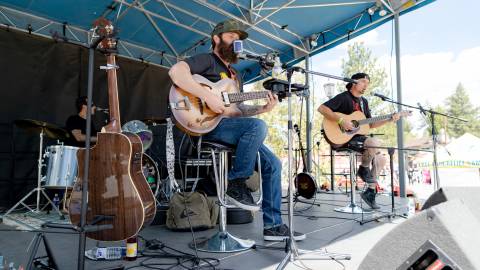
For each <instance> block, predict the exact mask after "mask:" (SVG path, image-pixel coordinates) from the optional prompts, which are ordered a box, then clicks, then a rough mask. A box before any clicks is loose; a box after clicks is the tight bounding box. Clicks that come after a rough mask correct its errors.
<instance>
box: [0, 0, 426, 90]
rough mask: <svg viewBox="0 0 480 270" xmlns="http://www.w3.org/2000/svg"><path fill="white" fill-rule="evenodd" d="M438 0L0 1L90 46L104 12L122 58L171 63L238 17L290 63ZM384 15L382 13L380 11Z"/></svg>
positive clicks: (6, 10)
mask: <svg viewBox="0 0 480 270" xmlns="http://www.w3.org/2000/svg"><path fill="white" fill-rule="evenodd" d="M432 1H433V0H418V1H413V0H408V1H407V0H391V1H388V0H363V1H353V0H350V1H347V0H328V1H319V0H268V1H267V0H236V1H234V0H208V1H205V0H179V1H178V0H177V1H174V0H114V1H105V0H103V1H98V0H83V1H74V0H51V1H42V0H0V23H1V24H3V26H4V27H11V28H16V29H19V30H22V31H27V32H31V33H33V34H37V35H42V36H47V37H52V38H55V39H59V40H68V41H69V42H73V43H79V44H83V45H85V46H87V45H88V33H87V32H88V30H89V29H90V28H91V25H92V22H93V21H94V20H95V19H97V18H98V17H99V16H105V17H106V18H108V19H110V20H111V21H112V22H114V24H115V25H116V28H117V31H118V33H117V37H118V38H119V40H120V41H119V43H118V53H119V54H120V55H122V56H125V57H128V58H133V59H137V60H139V61H147V62H150V63H155V64H158V65H162V66H166V67H169V66H171V65H173V64H174V63H176V62H177V60H178V59H182V58H185V57H188V56H190V55H193V54H196V53H199V52H207V51H208V50H209V49H210V33H211V31H212V29H213V27H214V26H215V24H216V23H218V22H220V21H223V20H226V19H229V18H233V19H236V20H238V21H241V22H242V23H244V24H245V25H246V26H247V27H248V30H247V32H248V33H249V39H248V40H247V41H246V42H245V44H244V47H245V49H246V50H247V51H248V52H249V53H251V54H256V55H260V54H266V53H270V52H277V53H278V54H279V56H280V59H281V61H282V63H289V64H293V63H295V62H298V61H300V60H301V59H302V58H304V57H305V56H306V55H314V54H317V53H320V52H322V51H324V50H327V49H329V48H332V47H334V46H336V45H338V44H340V43H342V42H345V41H346V40H348V39H350V38H352V37H355V36H357V35H360V34H362V33H364V32H366V31H369V30H371V29H373V28H375V27H377V26H379V25H381V24H383V23H385V22H387V21H389V20H390V19H392V18H393V14H394V11H399V12H400V13H405V12H409V11H412V10H414V9H416V8H419V7H421V6H423V5H425V4H428V3H430V2H432ZM381 15H383V16H381ZM238 69H239V70H240V71H242V72H244V74H243V75H244V76H245V77H244V78H245V80H246V81H249V80H250V81H251V80H253V79H256V78H258V76H259V74H260V73H259V72H260V68H259V66H258V65H256V64H255V63H252V62H246V61H244V62H243V63H241V64H239V65H238Z"/></svg>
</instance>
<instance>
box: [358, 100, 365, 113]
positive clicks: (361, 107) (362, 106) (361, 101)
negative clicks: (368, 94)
mask: <svg viewBox="0 0 480 270" xmlns="http://www.w3.org/2000/svg"><path fill="white" fill-rule="evenodd" d="M359 102H360V109H361V110H362V113H365V108H364V106H365V105H364V103H363V97H360V98H359Z"/></svg>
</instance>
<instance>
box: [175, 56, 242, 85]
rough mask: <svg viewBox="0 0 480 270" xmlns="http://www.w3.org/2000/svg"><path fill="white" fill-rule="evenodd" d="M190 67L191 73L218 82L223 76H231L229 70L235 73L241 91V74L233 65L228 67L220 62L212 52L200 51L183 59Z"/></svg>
mask: <svg viewBox="0 0 480 270" xmlns="http://www.w3.org/2000/svg"><path fill="white" fill-rule="evenodd" d="M185 62H186V63H187V64H188V66H189V67H190V72H191V73H192V74H198V75H202V76H203V77H205V78H207V79H208V80H210V81H212V82H218V81H220V80H221V79H224V78H227V77H228V78H232V74H231V72H233V73H235V74H236V79H237V80H238V82H239V86H240V92H242V91H243V82H242V76H241V74H239V73H238V72H237V71H236V70H235V69H233V67H230V69H229V68H228V67H227V66H226V65H225V64H224V63H223V62H222V60H221V59H220V58H219V57H218V56H217V55H216V54H214V53H213V52H212V53H201V54H197V55H194V56H192V57H190V58H187V59H185Z"/></svg>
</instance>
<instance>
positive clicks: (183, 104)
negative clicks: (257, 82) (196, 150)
mask: <svg viewBox="0 0 480 270" xmlns="http://www.w3.org/2000/svg"><path fill="white" fill-rule="evenodd" d="M193 79H194V80H195V81H196V82H198V83H199V84H200V85H202V86H203V87H204V88H205V89H206V90H207V91H211V92H213V93H214V94H215V95H217V96H219V97H220V98H222V100H223V102H224V104H225V107H226V110H225V112H224V113H223V114H218V113H215V112H213V111H212V110H210V108H208V106H207V104H206V103H205V101H204V100H202V99H201V98H199V97H196V96H195V95H193V94H190V93H189V92H187V91H185V90H184V89H182V88H180V87H178V86H176V85H172V87H171V88H170V93H169V102H170V108H171V109H172V113H173V116H174V117H175V120H176V121H175V124H176V125H177V126H178V127H179V128H180V129H182V130H183V131H185V132H186V133H188V134H190V135H194V136H199V135H202V134H205V133H208V132H210V131H212V130H213V129H214V128H215V127H216V126H217V125H218V123H220V120H222V118H225V117H228V116H226V115H228V114H229V113H230V112H233V111H236V103H240V102H243V101H246V100H254V99H264V98H267V97H268V93H269V91H257V92H247V93H240V92H239V90H238V85H237V82H236V81H234V80H232V79H229V78H225V79H222V80H220V81H218V82H216V83H213V82H211V81H209V80H208V79H206V78H204V77H203V76H201V75H198V74H194V75H193Z"/></svg>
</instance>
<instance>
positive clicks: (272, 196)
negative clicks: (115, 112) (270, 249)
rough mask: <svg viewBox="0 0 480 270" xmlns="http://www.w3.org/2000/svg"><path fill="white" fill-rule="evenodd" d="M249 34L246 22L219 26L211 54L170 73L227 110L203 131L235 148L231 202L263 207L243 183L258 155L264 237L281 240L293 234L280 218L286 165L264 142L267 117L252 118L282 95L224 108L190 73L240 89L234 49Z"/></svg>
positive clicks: (180, 84)
mask: <svg viewBox="0 0 480 270" xmlns="http://www.w3.org/2000/svg"><path fill="white" fill-rule="evenodd" d="M247 37H248V34H247V32H245V30H244V26H243V25H241V24H240V23H239V22H237V21H235V20H227V21H224V22H221V23H219V24H217V25H216V26H215V28H214V29H213V31H212V33H211V38H212V48H213V51H212V52H210V53H203V54H198V55H195V56H192V57H190V58H188V59H186V60H184V61H179V62H178V63H176V64H175V65H173V66H172V68H171V69H170V71H169V75H170V78H171V79H172V81H173V83H174V84H175V85H177V86H178V87H180V88H182V89H184V90H185V91H187V92H189V93H191V94H193V95H195V96H196V97H199V98H201V99H202V100H203V101H204V102H206V104H207V105H208V107H209V109H210V110H212V111H213V112H215V113H218V114H223V113H227V111H228V116H229V117H228V118H224V119H222V120H221V121H220V123H219V124H218V126H217V127H216V128H215V129H214V130H212V131H211V132H209V133H207V134H206V135H204V137H203V138H204V139H207V140H213V141H218V142H221V143H226V144H230V145H234V146H236V150H235V156H236V158H235V162H234V164H233V168H232V169H231V170H229V174H228V181H229V182H228V189H227V192H226V195H227V197H228V199H229V201H231V202H233V203H234V204H235V205H237V206H238V207H240V208H243V209H247V210H252V211H255V210H259V207H258V206H257V205H255V204H254V200H253V197H252V195H251V193H250V191H249V190H248V188H247V185H246V183H245V181H246V180H247V179H248V178H249V177H250V176H251V175H252V174H253V170H254V168H255V163H256V157H257V152H259V153H260V159H261V166H262V170H261V171H262V179H263V183H262V185H263V202H262V210H263V223H264V231H263V234H264V239H265V240H270V241H283V240H284V239H286V238H288V237H289V232H288V231H289V230H288V227H287V226H286V225H285V224H283V222H282V218H281V211H280V206H281V197H282V196H281V195H282V194H281V193H282V190H281V172H282V164H281V162H280V160H279V159H278V158H277V157H276V156H275V154H274V153H272V152H271V151H270V150H269V149H268V148H267V147H266V146H265V145H264V144H263V141H264V139H265V137H266V135H267V125H266V124H265V122H264V121H262V120H260V119H256V118H252V117H250V116H254V115H257V114H261V113H266V112H269V111H271V110H272V109H273V108H274V107H275V105H276V104H277V103H278V98H277V97H276V96H275V95H272V94H271V93H269V95H268V101H267V103H266V104H265V105H263V106H261V105H259V106H254V105H246V104H242V103H241V104H239V105H238V106H236V109H235V110H233V111H232V110H231V109H229V110H226V107H225V105H224V102H223V101H222V99H221V98H220V97H219V96H216V95H214V94H212V93H211V92H209V91H207V90H206V89H205V88H204V87H202V86H201V85H200V84H199V83H197V82H196V81H195V80H194V78H193V77H192V74H198V75H201V76H203V77H205V78H207V79H208V80H210V81H212V82H217V81H220V80H221V79H225V78H231V79H234V80H236V81H237V82H238V86H239V88H240V89H241V88H242V83H241V81H240V79H241V78H239V76H238V77H237V76H236V72H235V71H234V70H233V68H232V67H231V64H234V63H236V62H237V61H238V56H237V55H236V54H235V53H234V51H233V41H235V40H243V39H246V38H247ZM294 237H295V240H301V239H304V238H305V235H304V234H301V233H295V234H294Z"/></svg>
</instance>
